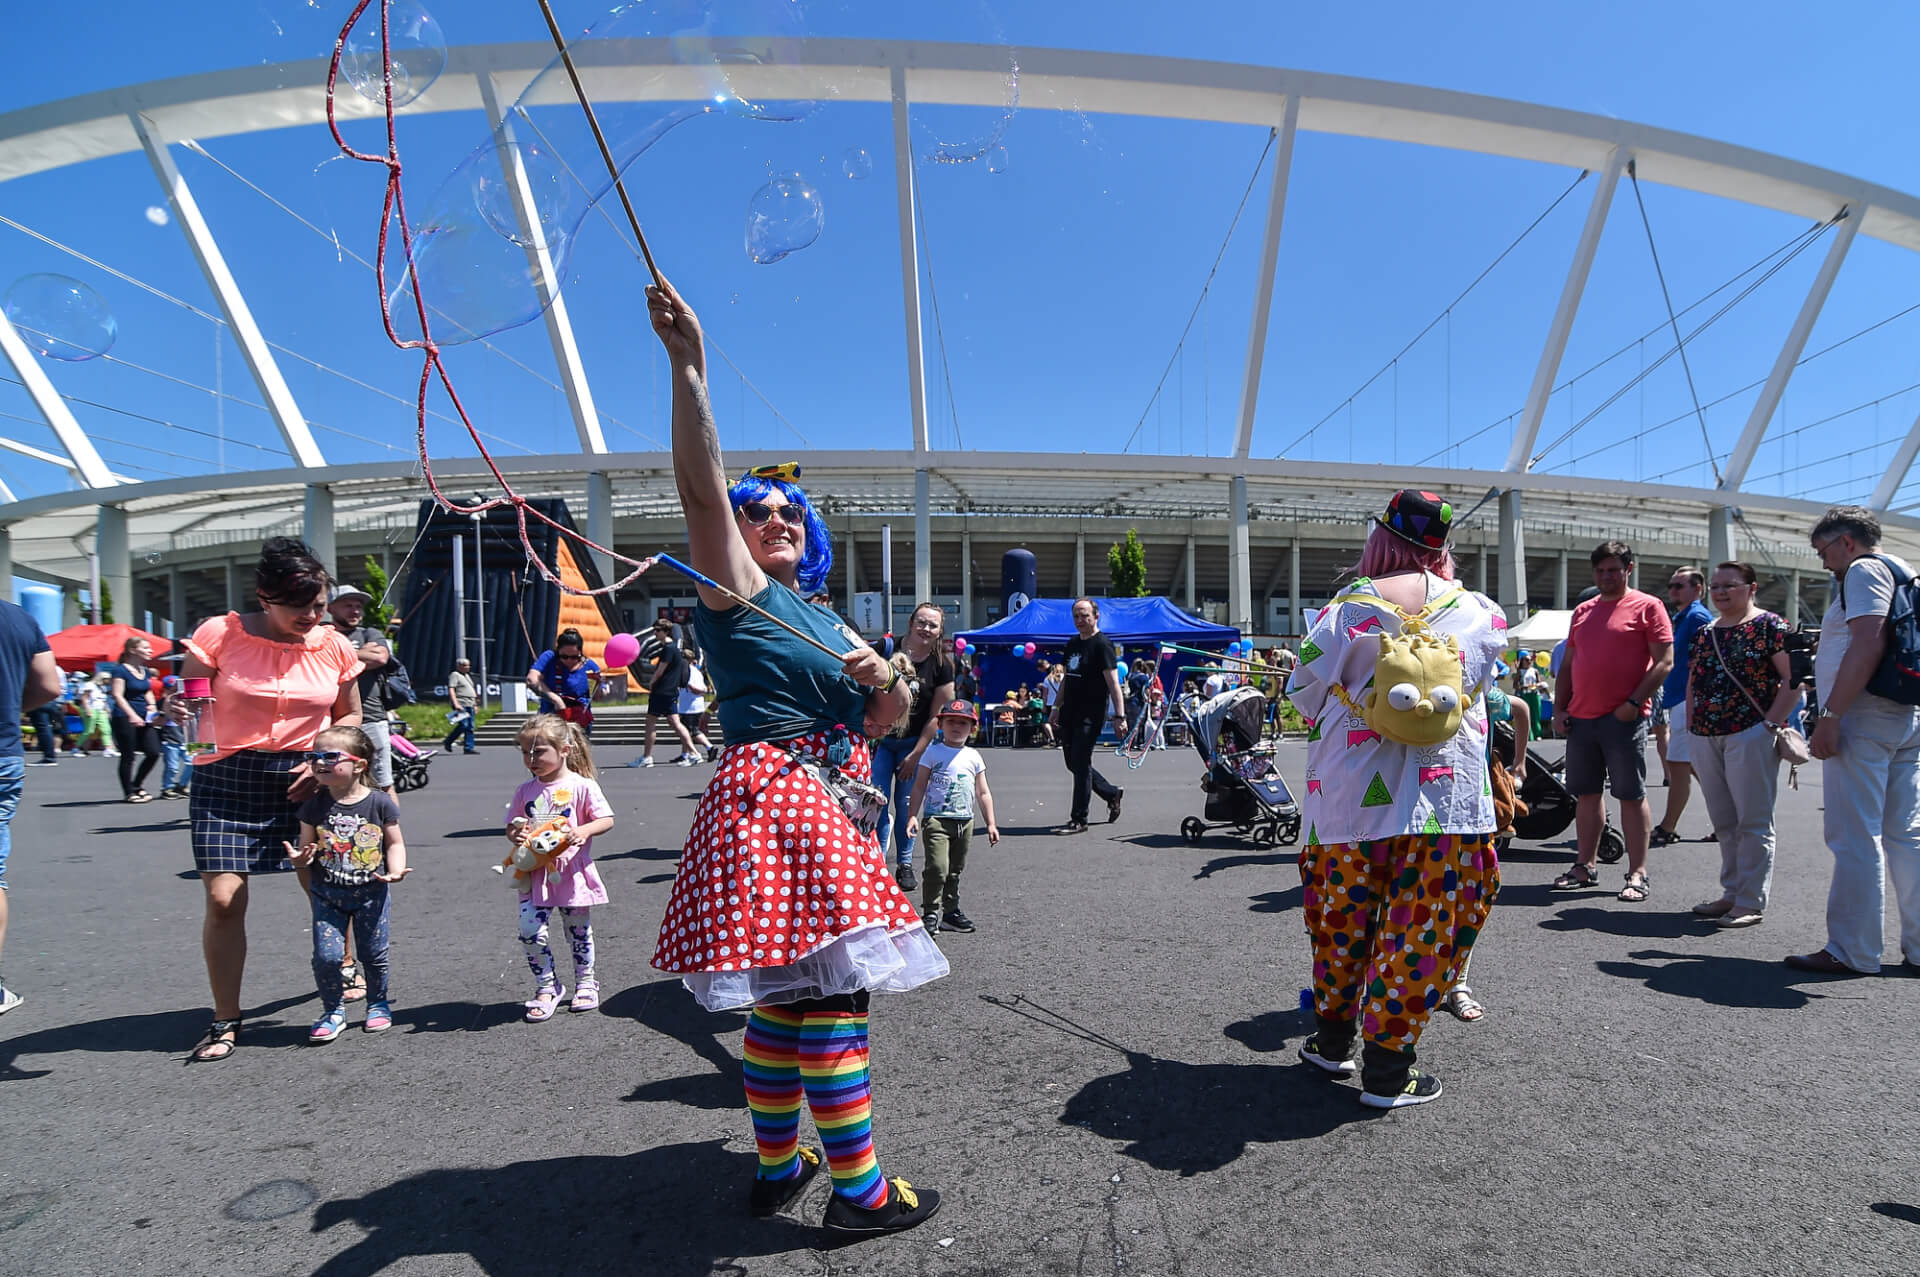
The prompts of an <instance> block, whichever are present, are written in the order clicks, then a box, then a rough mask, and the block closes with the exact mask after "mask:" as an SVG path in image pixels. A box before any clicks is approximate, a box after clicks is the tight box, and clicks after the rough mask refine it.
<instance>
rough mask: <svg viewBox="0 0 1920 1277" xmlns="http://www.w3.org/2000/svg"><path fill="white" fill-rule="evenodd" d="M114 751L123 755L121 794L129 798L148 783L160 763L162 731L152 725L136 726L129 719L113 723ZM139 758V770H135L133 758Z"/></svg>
mask: <svg viewBox="0 0 1920 1277" xmlns="http://www.w3.org/2000/svg"><path fill="white" fill-rule="evenodd" d="M113 747H114V748H115V749H117V750H119V751H120V792H121V793H122V794H123V795H125V796H126V797H128V798H131V797H133V793H134V791H135V790H137V789H139V788H140V787H141V786H142V785H144V784H146V783H147V773H149V772H151V771H152V770H153V766H154V764H155V763H157V762H159V761H160V729H159V728H157V727H155V726H153V725H152V724H150V723H136V722H134V721H133V720H132V719H130V718H116V719H114V720H113ZM135 754H139V755H140V756H141V759H140V770H139V771H137V772H136V771H135V770H134V767H133V756H134V755H135Z"/></svg>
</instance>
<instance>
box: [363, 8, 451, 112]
mask: <svg viewBox="0 0 1920 1277" xmlns="http://www.w3.org/2000/svg"><path fill="white" fill-rule="evenodd" d="M386 13H387V18H386V22H387V41H386V48H388V49H389V50H391V53H392V58H391V61H392V65H393V104H394V106H396V107H402V106H405V105H407V103H409V102H411V101H413V100H414V99H415V98H417V97H419V96H420V95H421V94H422V93H425V92H426V91H427V90H428V89H430V88H432V87H433V82H434V81H435V80H437V79H439V78H440V73H441V72H442V71H444V70H446V69H447V41H446V37H445V36H443V35H441V34H440V24H439V23H438V22H436V21H434V18H433V15H432V14H431V13H428V12H427V11H426V9H425V8H423V7H422V6H421V5H420V4H419V2H418V0H392V3H391V4H390V5H388V7H387V10H386ZM380 14H381V0H373V3H371V4H369V5H368V6H367V8H366V12H364V13H362V14H361V15H360V20H359V21H358V22H356V23H354V24H353V30H352V31H349V32H348V33H347V45H346V48H345V49H344V50H342V52H341V55H340V70H341V71H342V72H343V73H344V74H345V75H346V77H347V79H348V81H349V82H350V83H351V84H352V85H353V87H354V89H355V90H356V91H358V92H359V94H360V96H361V97H363V98H365V99H366V100H367V101H369V102H373V103H378V104H384V103H385V102H386V100H387V75H386V66H385V61H386V60H385V59H383V57H382V45H381V40H380Z"/></svg>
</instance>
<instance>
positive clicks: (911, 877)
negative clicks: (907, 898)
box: [893, 865, 920, 891]
mask: <svg viewBox="0 0 1920 1277" xmlns="http://www.w3.org/2000/svg"><path fill="white" fill-rule="evenodd" d="M893 880H894V881H895V882H897V883H899V884H900V890H902V891H912V890H913V889H914V888H915V887H918V886H919V885H920V875H919V874H917V873H915V872H914V871H913V866H912V865H901V866H900V867H899V868H898V869H896V870H894V871H893Z"/></svg>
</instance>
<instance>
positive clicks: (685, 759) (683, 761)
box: [673, 754, 700, 767]
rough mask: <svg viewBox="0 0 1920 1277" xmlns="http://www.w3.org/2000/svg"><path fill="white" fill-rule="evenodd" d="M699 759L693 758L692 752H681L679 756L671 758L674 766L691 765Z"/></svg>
mask: <svg viewBox="0 0 1920 1277" xmlns="http://www.w3.org/2000/svg"><path fill="white" fill-rule="evenodd" d="M699 761H700V760H699V759H697V758H695V757H694V756H693V755H692V754H682V755H680V757H678V758H676V759H674V760H673V765H674V766H675V767H691V766H693V765H694V764H695V763H697V762H699Z"/></svg>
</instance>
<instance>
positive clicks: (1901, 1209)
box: [1867, 1202, 1920, 1224]
mask: <svg viewBox="0 0 1920 1277" xmlns="http://www.w3.org/2000/svg"><path fill="white" fill-rule="evenodd" d="M1867 1209H1868V1210H1870V1211H1872V1212H1873V1213H1874V1214H1876V1215H1885V1216H1886V1217H1887V1218H1888V1219H1897V1220H1899V1221H1900V1222H1901V1223H1903V1224H1920V1206H1909V1205H1907V1204H1906V1203H1905V1202H1875V1203H1874V1204H1873V1205H1871V1206H1869V1207H1867Z"/></svg>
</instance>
